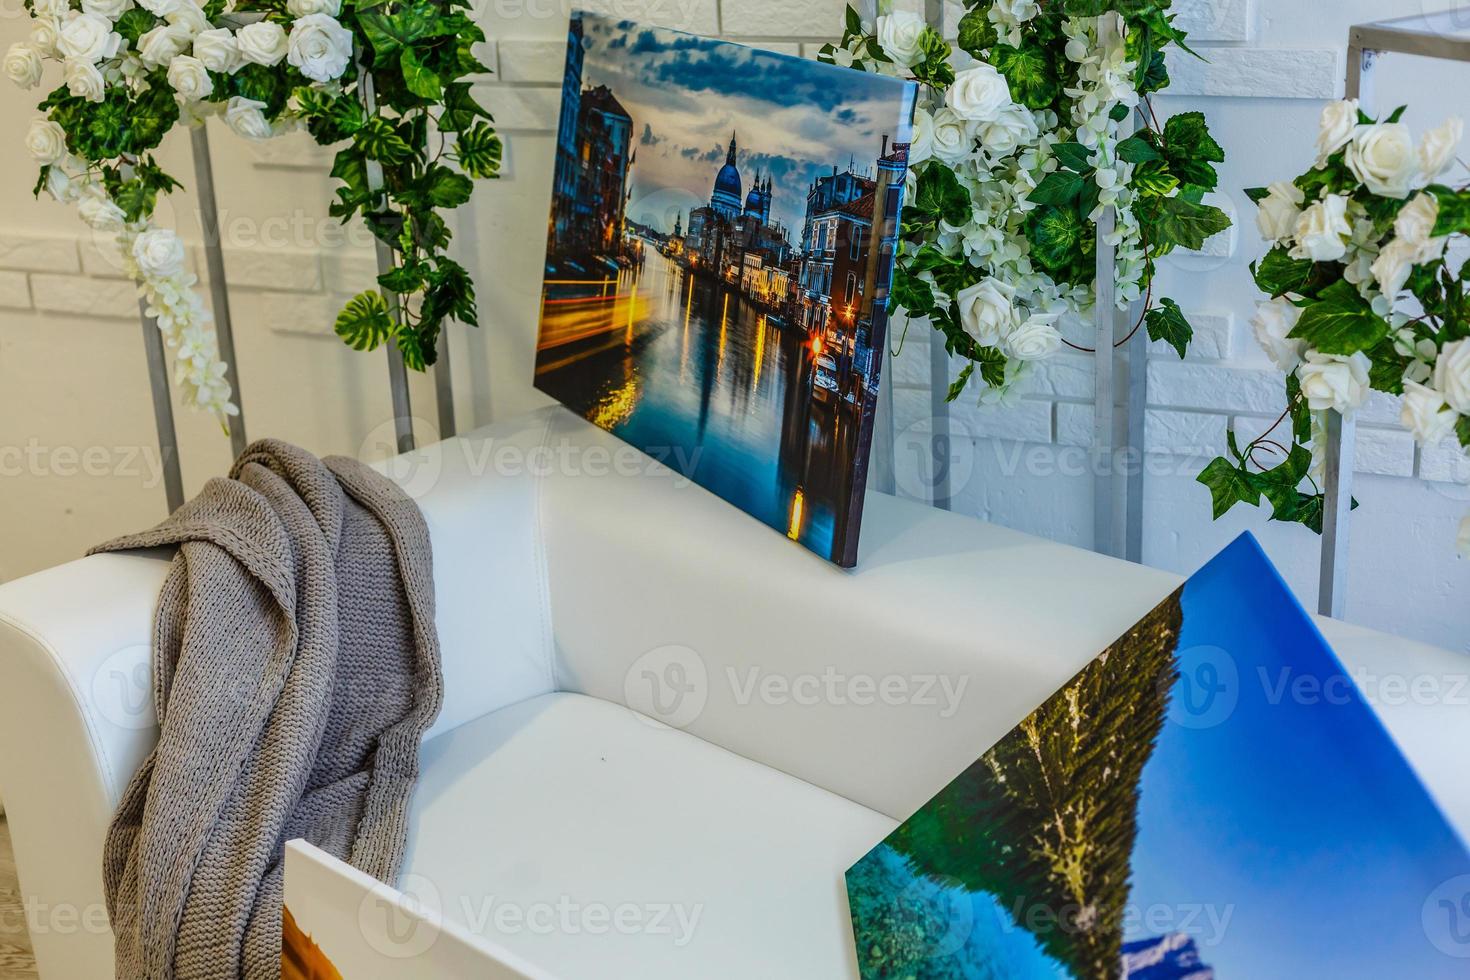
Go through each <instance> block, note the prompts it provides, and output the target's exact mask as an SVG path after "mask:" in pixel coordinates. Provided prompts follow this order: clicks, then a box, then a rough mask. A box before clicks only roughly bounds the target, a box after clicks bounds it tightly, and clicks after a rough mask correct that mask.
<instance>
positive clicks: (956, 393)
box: [944, 361, 975, 402]
mask: <svg viewBox="0 0 1470 980" xmlns="http://www.w3.org/2000/svg"><path fill="white" fill-rule="evenodd" d="M974 373H975V362H974V361H970V362H968V363H967V364H966V365H965V366H964V367H962V368H960V373H959V374H957V375H955V379H954V380H953V381H951V382H950V383H949V391H948V392H946V393H945V396H944V400H945V401H947V402H952V401H954V400H955V399H957V398H959V397H960V396H961V395H963V394H964V393H965V386H966V385H968V384H969V383H970V376H971V375H973V374H974Z"/></svg>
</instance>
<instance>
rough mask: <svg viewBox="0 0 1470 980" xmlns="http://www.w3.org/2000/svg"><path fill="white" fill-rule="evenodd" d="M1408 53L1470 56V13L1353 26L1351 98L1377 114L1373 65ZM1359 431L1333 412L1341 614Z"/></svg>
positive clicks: (1333, 565) (1333, 551)
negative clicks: (1468, 16) (1391, 54)
mask: <svg viewBox="0 0 1470 980" xmlns="http://www.w3.org/2000/svg"><path fill="white" fill-rule="evenodd" d="M1389 53H1394V54H1408V55H1415V56H1418V57H1421V58H1439V59H1442V60H1445V61H1470V18H1467V16H1466V14H1465V13H1464V12H1463V11H1459V10H1447V11H1443V12H1440V13H1433V14H1421V15H1419V16H1415V17H1404V18H1401V19H1397V20H1387V21H1381V22H1378V23H1372V24H1358V25H1356V26H1354V27H1353V28H1351V29H1350V30H1349V31H1348V64H1347V81H1346V85H1345V93H1346V98H1349V99H1357V100H1358V103H1359V105H1360V106H1361V107H1362V108H1363V110H1364V111H1365V112H1368V113H1369V114H1370V115H1371V114H1372V109H1371V108H1370V106H1371V105H1372V102H1373V68H1374V66H1375V64H1376V63H1377V61H1378V58H1379V56H1380V55H1383V54H1389ZM1356 442H1357V433H1356V427H1355V425H1354V423H1353V421H1352V420H1351V419H1344V418H1343V417H1342V416H1341V415H1339V414H1338V413H1337V412H1331V411H1329V412H1328V413H1327V445H1326V446H1325V447H1324V455H1325V463H1326V474H1325V477H1326V486H1325V487H1324V492H1325V493H1326V496H1327V499H1326V501H1325V503H1324V506H1323V514H1322V566H1321V577H1320V588H1319V591H1318V597H1317V611H1318V612H1320V613H1321V614H1322V615H1324V616H1332V617H1334V618H1336V619H1341V618H1342V617H1343V615H1344V613H1345V612H1346V610H1347V572H1348V564H1347V560H1348V537H1349V521H1350V520H1351V515H1352V499H1353V463H1354V459H1355V456H1356Z"/></svg>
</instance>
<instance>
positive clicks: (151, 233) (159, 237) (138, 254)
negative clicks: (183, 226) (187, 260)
mask: <svg viewBox="0 0 1470 980" xmlns="http://www.w3.org/2000/svg"><path fill="white" fill-rule="evenodd" d="M133 261H134V262H136V263H138V271H139V272H141V273H142V274H143V276H144V277H145V278H147V279H172V278H173V277H175V276H177V275H179V274H180V273H182V272H183V271H184V243H183V242H182V241H180V240H179V236H178V235H177V234H175V233H174V232H173V231H170V230H169V229H167V228H149V229H148V230H147V231H145V232H143V233H142V234H140V235H139V236H138V237H137V238H135V239H134V240H133Z"/></svg>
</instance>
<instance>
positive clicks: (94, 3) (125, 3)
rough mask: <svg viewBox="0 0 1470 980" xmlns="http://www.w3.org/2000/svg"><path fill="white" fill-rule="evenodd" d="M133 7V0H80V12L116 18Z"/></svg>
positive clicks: (110, 18) (109, 18)
mask: <svg viewBox="0 0 1470 980" xmlns="http://www.w3.org/2000/svg"><path fill="white" fill-rule="evenodd" d="M132 7H133V0H82V12H83V13H88V14H96V15H97V16H99V17H106V18H107V19H108V20H117V19H118V18H119V17H121V16H122V15H123V14H125V13H127V12H128V11H129V10H131V9H132Z"/></svg>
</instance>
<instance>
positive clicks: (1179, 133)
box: [1163, 112, 1225, 190]
mask: <svg viewBox="0 0 1470 980" xmlns="http://www.w3.org/2000/svg"><path fill="white" fill-rule="evenodd" d="M1163 149H1164V156H1165V157H1167V158H1168V161H1169V169H1170V170H1171V171H1172V172H1173V173H1174V175H1175V176H1176V177H1178V178H1179V182H1180V183H1181V184H1192V185H1194V186H1196V187H1203V188H1205V189H1206V190H1214V189H1215V188H1216V187H1217V186H1218V185H1219V183H1220V178H1219V175H1218V174H1216V172H1215V168H1214V167H1212V166H1210V164H1212V163H1224V162H1225V150H1224V149H1223V148H1222V147H1221V146H1220V144H1219V143H1217V142H1216V141H1215V138H1214V137H1213V136H1211V135H1210V127H1209V124H1208V123H1207V122H1205V114H1204V113H1203V112H1181V113H1179V114H1178V115H1176V116H1173V117H1171V118H1170V119H1169V121H1168V122H1166V123H1165V124H1164V146H1163Z"/></svg>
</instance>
